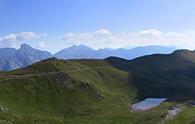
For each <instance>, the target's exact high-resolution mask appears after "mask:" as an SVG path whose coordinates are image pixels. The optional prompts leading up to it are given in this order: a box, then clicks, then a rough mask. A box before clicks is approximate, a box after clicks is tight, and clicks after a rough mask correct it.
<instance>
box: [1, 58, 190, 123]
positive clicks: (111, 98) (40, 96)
mask: <svg viewBox="0 0 195 124" xmlns="http://www.w3.org/2000/svg"><path fill="white" fill-rule="evenodd" d="M121 62H123V63H126V64H128V61H126V60H121V59H119V60H117V61H115V62H114V64H113V63H111V62H110V60H109V61H108V60H71V61H64V60H55V59H49V60H44V61H42V62H39V63H36V64H33V65H31V66H29V67H27V68H23V69H19V70H15V71H11V72H1V73H0V75H13V74H14V75H23V74H32V73H33V74H40V73H47V72H55V71H63V72H61V73H58V74H52V75H45V76H41V77H39V76H37V77H21V78H10V77H5V78H1V79H0V123H2V124H143V123H144V124H157V123H158V122H160V121H161V120H162V118H163V117H164V116H165V114H166V112H167V111H168V108H169V107H170V106H172V105H174V104H176V103H174V102H171V101H167V102H165V103H163V104H161V105H160V106H158V107H157V108H154V109H151V110H149V111H144V112H131V111H130V110H129V108H128V104H129V103H134V102H136V101H139V100H141V98H144V97H146V96H154V97H155V96H157V97H159V96H161V95H162V93H163V92H165V91H163V90H162V89H161V88H163V87H162V84H163V83H162V82H160V83H159V82H157V83H159V84H155V83H154V82H155V81H158V80H151V77H150V78H148V77H147V76H148V74H147V75H142V74H143V72H142V73H140V74H141V76H139V80H138V79H137V78H138V77H135V76H136V75H133V74H132V73H134V72H132V70H128V71H127V70H126V68H125V66H127V65H125V66H124V65H121V67H118V66H116V64H118V63H121ZM138 67H139V66H138ZM72 70H78V71H72ZM81 70H82V71H81ZM133 71H136V70H133ZM164 80H165V79H163V80H162V81H164ZM137 84H138V85H137ZM151 84H155V85H154V86H151ZM165 84H166V83H165ZM166 86H167V85H166ZM158 88H159V89H158ZM165 88H167V87H165ZM151 89H156V91H154V90H151ZM168 90H170V89H168ZM143 91H144V92H143ZM140 92H141V93H140ZM152 93H153V94H152ZM156 93H157V95H156ZM159 94H160V95H159ZM2 109H7V111H2ZM188 111H189V112H188ZM186 113H190V110H186ZM181 114H182V113H181ZM179 116H181V117H179ZM182 117H183V115H178V119H182ZM184 117H185V116H184ZM186 117H187V116H186ZM173 121H174V120H173ZM192 121H193V120H192ZM167 123H168V124H169V122H167ZM170 123H172V122H170Z"/></svg>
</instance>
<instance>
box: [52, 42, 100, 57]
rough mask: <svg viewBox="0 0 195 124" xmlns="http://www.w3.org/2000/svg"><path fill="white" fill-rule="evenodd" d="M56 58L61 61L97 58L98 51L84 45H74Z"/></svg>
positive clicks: (60, 52) (62, 51)
mask: <svg viewBox="0 0 195 124" xmlns="http://www.w3.org/2000/svg"><path fill="white" fill-rule="evenodd" d="M54 56H55V57H56V58H60V59H83V58H85V59H88V58H97V51H95V50H94V49H92V48H90V47H87V46H84V45H78V46H77V45H74V46H71V47H69V48H65V49H63V50H61V51H59V52H57V53H56V54H55V55H54Z"/></svg>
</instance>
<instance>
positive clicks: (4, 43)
mask: <svg viewBox="0 0 195 124" xmlns="http://www.w3.org/2000/svg"><path fill="white" fill-rule="evenodd" d="M46 35H47V34H45V33H43V34H37V33H35V32H21V33H16V34H13V33H12V34H8V35H6V36H0V47H1V48H2V47H15V48H17V47H18V46H19V45H20V44H22V43H27V42H28V41H30V40H33V39H36V38H40V37H45V36H46Z"/></svg>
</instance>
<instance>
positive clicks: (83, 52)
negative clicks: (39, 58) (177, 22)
mask: <svg viewBox="0 0 195 124" xmlns="http://www.w3.org/2000/svg"><path fill="white" fill-rule="evenodd" d="M175 49H176V48H174V47H163V46H145V47H136V48H133V49H124V48H120V49H107V48H105V49H99V50H94V49H91V48H89V47H86V46H84V45H79V46H76V45H74V46H72V47H69V48H66V49H63V50H61V51H59V52H58V53H56V54H55V55H54V56H55V57H56V58H60V59H88V58H93V59H104V58H107V57H110V56H115V57H120V58H124V59H134V58H137V57H140V56H144V55H151V54H157V53H161V54H168V53H171V52H173V51H174V50H175Z"/></svg>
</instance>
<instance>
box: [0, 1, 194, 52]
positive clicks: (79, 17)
mask: <svg viewBox="0 0 195 124" xmlns="http://www.w3.org/2000/svg"><path fill="white" fill-rule="evenodd" d="M194 5H195V1H194V0H0V45H1V46H0V47H18V45H19V44H21V43H23V42H25V43H29V44H30V45H32V46H34V47H38V48H40V49H45V50H48V51H51V52H56V51H57V50H59V49H62V48H65V47H67V46H70V45H73V44H85V45H88V46H91V47H93V48H103V47H113V48H117V47H134V46H140V45H161V44H162V45H173V46H177V47H185V48H190V49H195V46H193V45H191V44H193V41H194V40H195V36H194V37H193V34H194V31H195V7H194ZM98 32H99V33H98ZM144 33H145V34H144ZM143 34H144V35H143ZM155 34H157V35H155ZM18 35H19V36H18ZM24 35H28V36H24ZM10 37H11V38H10ZM16 37H17V38H16ZM181 39H182V40H188V41H189V42H188V41H183V42H182V41H181ZM11 40H12V41H11ZM13 40H15V41H13ZM155 40H156V41H155ZM157 40H158V41H157ZM1 42H2V43H1ZM7 42H9V43H7ZM123 42H124V43H123ZM138 42H139V43H138ZM177 42H178V44H179V45H177ZM186 42H188V43H187V45H184V44H185V43H186ZM97 44H99V45H97ZM112 44H114V45H112Z"/></svg>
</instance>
